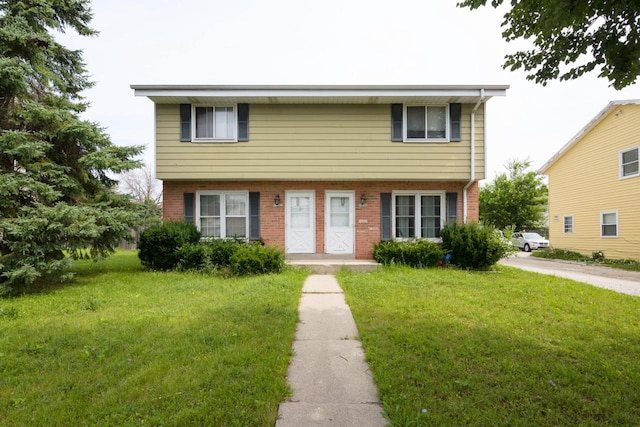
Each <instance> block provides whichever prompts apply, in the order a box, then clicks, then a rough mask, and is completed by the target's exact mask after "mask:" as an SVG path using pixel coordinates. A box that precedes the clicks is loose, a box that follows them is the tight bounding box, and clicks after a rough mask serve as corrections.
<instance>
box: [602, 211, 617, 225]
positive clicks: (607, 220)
mask: <svg viewBox="0 0 640 427" xmlns="http://www.w3.org/2000/svg"><path fill="white" fill-rule="evenodd" d="M602 223H603V224H615V223H616V214H615V213H613V212H611V213H606V214H602Z"/></svg>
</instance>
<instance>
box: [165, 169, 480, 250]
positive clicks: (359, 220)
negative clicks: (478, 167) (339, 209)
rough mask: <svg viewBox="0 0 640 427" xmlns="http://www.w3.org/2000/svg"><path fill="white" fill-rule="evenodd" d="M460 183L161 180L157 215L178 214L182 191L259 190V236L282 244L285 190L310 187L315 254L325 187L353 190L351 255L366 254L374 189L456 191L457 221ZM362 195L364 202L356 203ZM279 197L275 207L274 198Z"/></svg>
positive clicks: (472, 192) (375, 233)
mask: <svg viewBox="0 0 640 427" xmlns="http://www.w3.org/2000/svg"><path fill="white" fill-rule="evenodd" d="M466 184H467V183H466V182H407V181H402V182H400V181H340V182H327V181H228V182H227V181H164V183H163V207H164V208H163V215H164V218H165V219H175V220H179V219H183V218H184V202H183V193H196V192H198V191H204V190H220V191H255V192H260V233H261V234H260V235H261V237H262V239H263V240H264V242H265V244H268V245H273V246H278V247H281V248H284V246H285V227H284V221H285V208H284V204H285V191H293V190H307V191H315V203H316V205H315V212H316V253H324V252H325V247H324V246H325V236H324V224H325V218H324V217H325V192H327V191H341V190H342V191H354V192H355V252H356V253H355V256H356V258H358V259H370V258H372V249H373V245H374V244H375V243H377V242H379V241H380V193H391V192H393V191H401V190H411V191H413V190H415V191H446V192H448V193H458V222H462V221H463V209H462V203H463V197H462V189H463V188H464V186H465V185H466ZM362 194H364V195H365V196H366V206H360V199H361V196H362ZM276 195H279V196H280V199H281V204H280V206H274V197H275V196H276ZM467 219H468V220H477V219H478V183H477V182H476V183H474V184H473V185H471V186H470V187H469V189H468V190H467Z"/></svg>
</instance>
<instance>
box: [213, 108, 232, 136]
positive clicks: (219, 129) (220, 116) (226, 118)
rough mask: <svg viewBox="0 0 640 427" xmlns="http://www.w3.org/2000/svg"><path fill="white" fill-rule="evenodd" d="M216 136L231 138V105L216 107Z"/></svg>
mask: <svg viewBox="0 0 640 427" xmlns="http://www.w3.org/2000/svg"><path fill="white" fill-rule="evenodd" d="M216 138H219V139H230V138H233V108H232V107H216Z"/></svg>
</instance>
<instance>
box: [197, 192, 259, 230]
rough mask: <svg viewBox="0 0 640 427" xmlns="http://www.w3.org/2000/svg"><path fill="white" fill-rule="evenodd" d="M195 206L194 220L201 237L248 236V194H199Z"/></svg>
mask: <svg viewBox="0 0 640 427" xmlns="http://www.w3.org/2000/svg"><path fill="white" fill-rule="evenodd" d="M196 204H197V206H196V212H197V219H196V220H197V224H198V228H199V229H200V233H202V237H204V238H231V237H240V238H246V237H247V236H248V225H249V221H248V216H249V215H248V213H249V209H248V205H249V193H246V192H201V193H198V198H197V201H196Z"/></svg>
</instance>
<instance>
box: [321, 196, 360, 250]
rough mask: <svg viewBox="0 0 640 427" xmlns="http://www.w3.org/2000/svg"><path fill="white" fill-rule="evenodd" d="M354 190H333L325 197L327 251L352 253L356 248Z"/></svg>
mask: <svg viewBox="0 0 640 427" xmlns="http://www.w3.org/2000/svg"><path fill="white" fill-rule="evenodd" d="M354 199H355V197H354V193H353V192H352V191H332V192H327V193H326V199H325V207H326V209H325V251H326V253H328V254H352V253H353V249H354V229H355V227H354V219H355V204H354Z"/></svg>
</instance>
